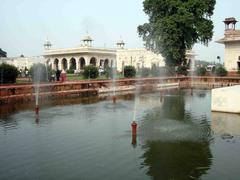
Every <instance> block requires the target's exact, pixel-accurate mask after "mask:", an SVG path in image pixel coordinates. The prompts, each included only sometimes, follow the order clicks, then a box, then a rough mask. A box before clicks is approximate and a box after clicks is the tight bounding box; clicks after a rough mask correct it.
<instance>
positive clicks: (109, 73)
mask: <svg viewBox="0 0 240 180" xmlns="http://www.w3.org/2000/svg"><path fill="white" fill-rule="evenodd" d="M103 74H104V75H105V76H106V77H107V78H111V79H113V78H116V76H117V68H110V67H109V66H108V67H106V68H105V70H104V73H103Z"/></svg>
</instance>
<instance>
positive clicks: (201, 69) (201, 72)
mask: <svg viewBox="0 0 240 180" xmlns="http://www.w3.org/2000/svg"><path fill="white" fill-rule="evenodd" d="M206 72H207V70H206V68H205V67H197V69H196V75H198V76H205V75H206Z"/></svg>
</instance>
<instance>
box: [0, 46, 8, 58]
mask: <svg viewBox="0 0 240 180" xmlns="http://www.w3.org/2000/svg"><path fill="white" fill-rule="evenodd" d="M0 57H7V53H6V52H5V51H3V50H2V49H1V48H0Z"/></svg>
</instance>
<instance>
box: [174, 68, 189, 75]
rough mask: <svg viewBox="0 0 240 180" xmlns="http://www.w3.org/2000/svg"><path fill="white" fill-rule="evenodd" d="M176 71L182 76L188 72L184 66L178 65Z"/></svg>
mask: <svg viewBox="0 0 240 180" xmlns="http://www.w3.org/2000/svg"><path fill="white" fill-rule="evenodd" d="M176 72H177V74H181V75H184V76H186V75H187V74H188V72H187V67H186V66H178V67H177V71H176Z"/></svg>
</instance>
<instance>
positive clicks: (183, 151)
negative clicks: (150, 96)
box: [140, 92, 212, 179]
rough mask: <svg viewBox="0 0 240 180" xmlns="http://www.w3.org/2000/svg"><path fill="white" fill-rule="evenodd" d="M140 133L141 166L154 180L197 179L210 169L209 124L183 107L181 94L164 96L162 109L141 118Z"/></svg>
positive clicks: (152, 111) (155, 109)
mask: <svg viewBox="0 0 240 180" xmlns="http://www.w3.org/2000/svg"><path fill="white" fill-rule="evenodd" d="M181 93H183V92H181ZM203 113H204V112H203ZM140 134H141V136H140V139H141V140H142V141H143V144H144V146H143V147H144V149H145V153H144V154H143V156H142V158H143V159H144V163H143V165H144V166H148V171H147V174H148V175H149V176H151V177H153V179H197V178H199V177H201V175H202V174H205V173H206V172H207V170H209V169H210V166H211V164H212V153H211V150H210V148H209V144H210V142H211V139H212V133H211V129H210V125H209V123H208V121H207V119H206V116H199V117H196V116H195V115H194V114H191V112H189V111H188V110H187V109H185V99H184V96H183V94H180V95H179V96H165V97H164V102H163V105H162V108H161V109H159V108H154V109H152V110H151V111H149V113H148V114H146V115H145V116H144V117H143V119H142V122H141V127H140Z"/></svg>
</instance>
